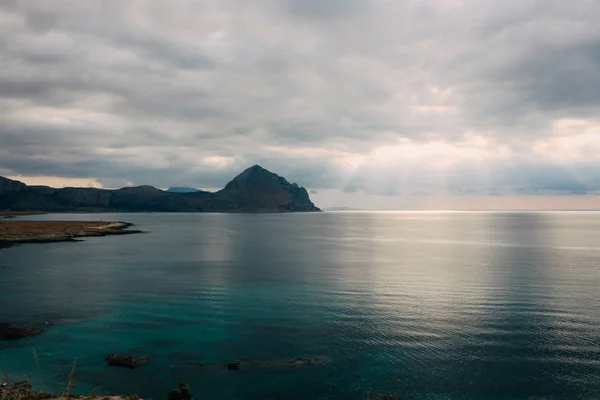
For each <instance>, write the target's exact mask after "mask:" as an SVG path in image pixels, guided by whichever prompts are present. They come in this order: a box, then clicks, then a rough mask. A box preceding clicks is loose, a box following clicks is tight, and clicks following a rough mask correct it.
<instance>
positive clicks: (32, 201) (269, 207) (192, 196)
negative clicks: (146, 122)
mask: <svg viewBox="0 0 600 400" xmlns="http://www.w3.org/2000/svg"><path fill="white" fill-rule="evenodd" d="M0 210H15V211H24V210H27V211H31V210H35V211H46V212H52V211H63V212H64V211H87V212H99V211H130V212H136V211H156V212H202V211H205V212H307V211H320V210H319V209H318V208H317V207H315V205H314V204H313V203H312V202H311V200H310V197H309V195H308V192H307V191H306V189H304V188H302V187H299V186H298V185H297V184H295V183H293V184H292V183H289V182H288V181H287V180H286V179H285V178H283V177H281V176H279V175H277V174H274V173H272V172H270V171H267V170H266V169H264V168H262V167H260V166H258V165H255V166H253V167H251V168H248V169H247V170H245V171H244V172H242V173H241V174H239V175H238V176H236V177H235V178H234V179H233V180H232V181H231V182H229V183H228V184H227V185H226V186H225V188H223V189H222V190H220V191H218V192H215V193H211V192H204V191H198V192H192V193H174V192H168V191H163V190H160V189H157V188H155V187H152V186H138V187H127V188H122V189H118V190H107V189H96V188H63V189H54V188H50V187H47V186H27V185H25V184H24V183H22V182H18V181H13V180H10V179H7V178H2V177H0Z"/></svg>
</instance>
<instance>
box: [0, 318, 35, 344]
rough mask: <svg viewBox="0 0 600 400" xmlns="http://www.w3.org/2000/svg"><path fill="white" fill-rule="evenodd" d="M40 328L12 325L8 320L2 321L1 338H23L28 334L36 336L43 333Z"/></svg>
mask: <svg viewBox="0 0 600 400" xmlns="http://www.w3.org/2000/svg"><path fill="white" fill-rule="evenodd" d="M43 332H44V330H43V329H40V328H32V327H28V326H12V325H11V324H9V323H8V322H0V340H15V339H22V338H25V337H28V336H35V335H39V334H41V333H43Z"/></svg>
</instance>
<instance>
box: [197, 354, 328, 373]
mask: <svg viewBox="0 0 600 400" xmlns="http://www.w3.org/2000/svg"><path fill="white" fill-rule="evenodd" d="M329 361H330V360H329V359H327V358H325V357H317V358H301V357H297V358H292V359H288V360H251V359H248V358H242V359H240V360H239V361H237V362H230V363H225V364H202V363H195V362H188V363H186V365H188V366H190V367H203V368H206V367H221V368H222V367H223V366H225V367H227V369H228V370H229V371H238V370H240V369H241V368H242V367H244V368H245V367H259V368H293V367H303V366H309V365H313V366H318V365H325V364H327V363H329Z"/></svg>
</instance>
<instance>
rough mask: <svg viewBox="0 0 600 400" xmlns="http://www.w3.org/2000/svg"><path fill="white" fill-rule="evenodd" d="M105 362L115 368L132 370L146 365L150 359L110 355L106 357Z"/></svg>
mask: <svg viewBox="0 0 600 400" xmlns="http://www.w3.org/2000/svg"><path fill="white" fill-rule="evenodd" d="M106 362H107V363H108V365H112V366H115V367H127V368H129V369H134V368H137V367H139V366H141V365H145V364H148V362H150V359H149V358H148V357H147V356H140V357H132V356H124V355H121V354H115V353H111V354H109V355H107V356H106Z"/></svg>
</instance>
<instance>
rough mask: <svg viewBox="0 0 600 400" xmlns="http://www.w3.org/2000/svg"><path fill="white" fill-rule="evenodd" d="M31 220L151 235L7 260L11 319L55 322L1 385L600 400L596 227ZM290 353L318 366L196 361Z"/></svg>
mask: <svg viewBox="0 0 600 400" xmlns="http://www.w3.org/2000/svg"><path fill="white" fill-rule="evenodd" d="M29 219H80V220H92V219H94V220H100V219H102V220H125V221H130V222H134V223H136V224H138V225H139V228H141V229H143V230H146V231H147V232H148V233H147V234H141V235H132V236H122V237H119V236H116V237H106V238H91V239H86V240H85V241H84V242H80V243H54V244H28V245H23V246H17V247H12V248H9V249H2V250H0V320H7V321H11V322H13V323H15V324H40V323H43V322H44V321H49V322H51V323H53V324H54V326H52V327H51V328H50V329H48V331H47V332H46V333H45V334H43V335H41V336H38V337H34V338H27V339H24V340H21V341H16V342H0V372H2V371H7V372H11V373H12V374H13V375H14V376H22V375H26V376H28V377H30V378H31V379H32V380H33V381H34V383H36V384H37V385H38V386H39V385H40V384H39V382H40V381H42V382H43V384H44V386H45V388H46V389H51V390H54V391H57V392H58V391H61V390H62V389H63V388H64V384H65V381H66V380H67V375H68V373H69V371H70V369H71V365H72V363H73V360H74V359H77V365H76V374H75V385H76V386H75V391H76V392H77V393H89V392H92V391H93V390H94V389H95V388H97V387H100V388H101V389H100V390H101V391H103V392H105V393H110V392H120V393H123V392H124V393H137V394H139V395H141V396H145V397H150V398H154V399H162V398H164V397H165V394H166V393H167V392H168V391H169V390H170V389H172V388H173V387H174V386H176V383H177V382H179V381H184V382H189V383H190V384H191V387H192V391H193V393H194V395H195V397H196V398H198V399H309V398H310V399H363V398H365V397H367V396H371V397H375V396H377V395H382V394H387V395H392V396H399V397H400V398H401V399H404V400H407V399H408V400H410V399H478V400H479V399H486V400H491V399H600V213H322V214H286V215H254V214H252V215H250V214H237V215H235V214H232V215H228V214H93V215H46V216H35V217H29ZM32 348H35V350H36V351H37V353H38V355H39V359H40V364H41V368H40V371H39V372H38V371H36V368H35V361H34V358H33V354H32ZM111 352H124V353H132V354H147V355H150V356H151V363H150V364H149V365H147V366H144V367H141V368H139V369H136V370H128V369H119V368H110V367H108V366H107V365H106V364H105V362H104V357H105V355H106V354H107V353H111ZM296 357H305V358H313V359H315V360H316V361H318V362H317V363H316V364H315V365H309V366H299V367H291V366H288V365H285V364H284V365H280V366H269V365H268V364H261V365H255V366H250V367H247V368H244V369H242V370H241V371H237V372H228V371H227V370H226V369H225V368H199V367H197V366H196V367H195V366H190V365H189V363H226V362H231V361H235V360H239V359H242V358H246V359H252V360H255V361H258V362H264V363H285V361H287V360H290V359H293V358H296Z"/></svg>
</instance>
